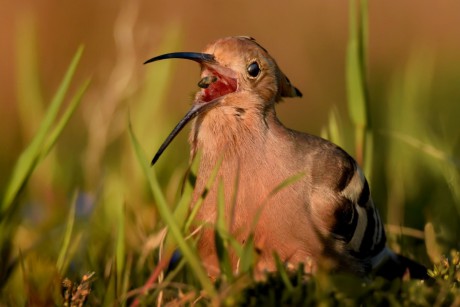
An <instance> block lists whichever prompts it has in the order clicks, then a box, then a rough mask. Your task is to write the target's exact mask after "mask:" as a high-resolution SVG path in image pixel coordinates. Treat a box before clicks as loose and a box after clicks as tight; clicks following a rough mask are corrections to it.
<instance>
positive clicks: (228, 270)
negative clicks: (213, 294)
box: [214, 182, 233, 281]
mask: <svg viewBox="0 0 460 307" xmlns="http://www.w3.org/2000/svg"><path fill="white" fill-rule="evenodd" d="M229 236H230V234H229V233H228V230H227V223H226V222H225V194H224V184H223V182H219V188H218V199H217V220H216V228H215V230H214V240H215V244H216V252H217V259H218V260H219V267H220V269H221V274H222V277H223V278H225V279H226V281H232V280H233V272H232V264H231V261H230V253H229V239H228V238H229Z"/></svg>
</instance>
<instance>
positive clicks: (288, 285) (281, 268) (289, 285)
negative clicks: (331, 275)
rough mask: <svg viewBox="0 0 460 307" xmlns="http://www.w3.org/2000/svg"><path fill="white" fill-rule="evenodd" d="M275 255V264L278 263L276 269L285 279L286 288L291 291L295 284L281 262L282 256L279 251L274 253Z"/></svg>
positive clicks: (283, 279) (282, 278)
mask: <svg viewBox="0 0 460 307" xmlns="http://www.w3.org/2000/svg"><path fill="white" fill-rule="evenodd" d="M273 257H274V259H275V264H276V270H277V271H278V274H279V276H280V277H281V280H282V281H283V283H284V285H285V286H286V290H287V291H289V292H293V291H294V286H293V285H292V283H291V281H290V280H289V276H288V274H287V272H286V268H285V267H284V264H283V263H282V262H281V259H280V257H279V256H278V254H277V253H274V254H273Z"/></svg>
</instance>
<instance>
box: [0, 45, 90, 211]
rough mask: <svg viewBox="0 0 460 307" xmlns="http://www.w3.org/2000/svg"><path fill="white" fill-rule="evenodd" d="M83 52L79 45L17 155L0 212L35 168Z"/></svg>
mask: <svg viewBox="0 0 460 307" xmlns="http://www.w3.org/2000/svg"><path fill="white" fill-rule="evenodd" d="M82 54H83V47H79V48H78V50H77V52H76V54H75V56H74V57H73V59H72V62H71V63H70V66H69V68H68V69H67V72H66V74H65V76H64V78H63V80H62V82H61V84H60V86H59V88H58V90H57V92H56V94H55V96H54V98H53V100H52V101H51V104H50V106H49V108H48V110H47V112H46V114H45V118H44V119H43V121H42V123H41V124H40V128H39V129H38V132H37V134H36V135H35V137H34V138H33V140H32V142H31V143H30V145H29V146H28V147H27V148H26V149H25V150H24V152H23V153H22V154H21V156H20V157H19V159H18V161H17V163H16V166H15V168H14V170H13V174H12V176H11V178H10V180H9V183H8V186H7V188H6V190H5V196H4V198H3V201H2V205H1V208H0V214H2V213H4V212H5V211H6V210H8V209H9V208H10V206H11V205H12V204H13V202H14V200H15V199H16V197H17V195H18V193H19V192H20V190H21V188H22V187H23V186H24V184H25V183H26V181H27V179H28V177H29V176H30V174H31V173H32V171H33V169H34V168H35V166H36V164H37V162H38V158H39V156H40V153H41V150H42V146H43V143H44V141H45V139H46V135H47V134H48V132H49V130H50V129H51V126H52V124H53V122H54V121H55V119H56V117H57V115H58V112H59V109H60V106H61V105H62V102H63V101H64V96H65V94H66V93H67V90H68V89H69V86H70V82H71V80H72V77H73V75H74V74H75V71H76V69H77V65H78V62H79V61H80V58H81V56H82Z"/></svg>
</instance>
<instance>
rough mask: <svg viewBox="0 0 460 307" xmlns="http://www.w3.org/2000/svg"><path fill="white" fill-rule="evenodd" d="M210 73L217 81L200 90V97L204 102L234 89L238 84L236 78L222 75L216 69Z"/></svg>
mask: <svg viewBox="0 0 460 307" xmlns="http://www.w3.org/2000/svg"><path fill="white" fill-rule="evenodd" d="M212 74H213V75H214V76H216V77H217V81H215V82H213V83H211V84H210V85H209V86H208V88H205V89H202V90H201V99H202V100H203V101H204V102H210V101H212V100H214V99H217V98H219V97H222V96H224V95H227V94H230V93H233V92H235V91H236V89H237V86H238V83H237V81H236V79H234V78H231V77H226V76H223V75H221V74H219V73H218V72H216V71H212Z"/></svg>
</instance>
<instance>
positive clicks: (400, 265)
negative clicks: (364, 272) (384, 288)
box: [374, 248, 429, 280]
mask: <svg viewBox="0 0 460 307" xmlns="http://www.w3.org/2000/svg"><path fill="white" fill-rule="evenodd" d="M384 255H385V257H382V258H383V259H382V260H381V261H380V263H379V264H378V265H376V266H375V269H374V274H375V275H376V276H381V277H384V278H386V279H395V278H402V277H403V276H404V275H406V274H408V275H409V277H410V278H413V279H422V280H426V279H428V278H429V276H428V273H427V269H426V267H425V266H423V265H422V264H420V263H418V262H416V261H414V260H412V259H409V258H407V257H405V256H402V255H399V254H396V253H394V252H393V251H391V250H390V249H388V248H385V250H384Z"/></svg>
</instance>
